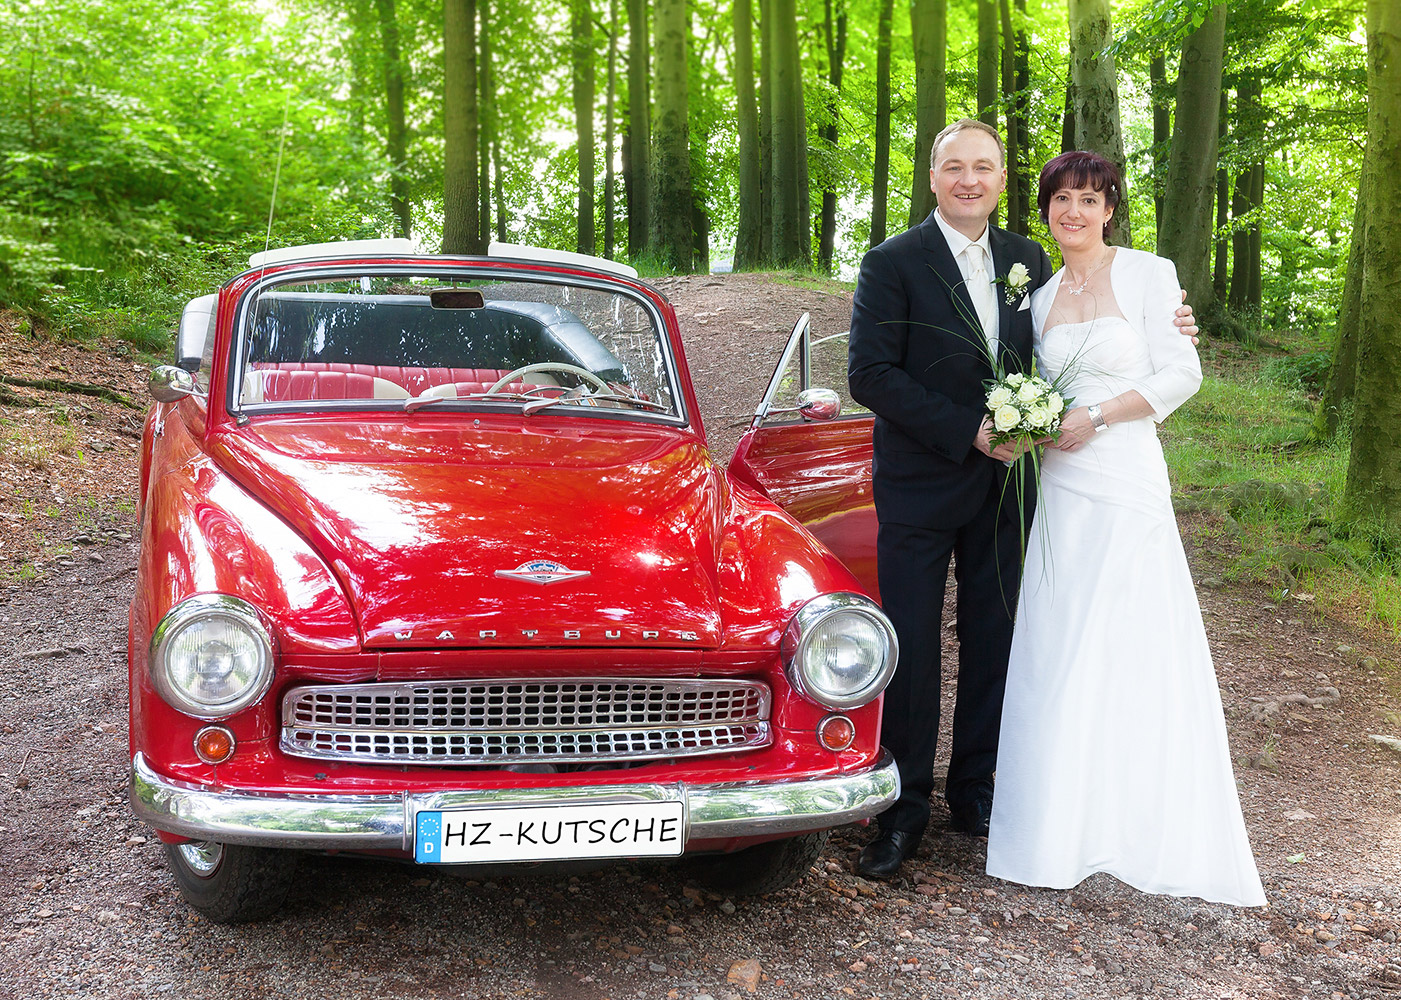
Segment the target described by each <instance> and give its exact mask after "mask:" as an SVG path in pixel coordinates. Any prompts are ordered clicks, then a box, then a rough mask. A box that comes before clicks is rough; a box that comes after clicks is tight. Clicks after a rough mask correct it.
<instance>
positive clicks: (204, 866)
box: [176, 840, 224, 878]
mask: <svg viewBox="0 0 1401 1000" xmlns="http://www.w3.org/2000/svg"><path fill="white" fill-rule="evenodd" d="M176 850H177V851H179V852H180V857H181V859H182V860H184V862H185V864H187V865H189V866H190V870H191V871H192V872H194V873H195V874H196V875H198V876H199V877H200V878H208V877H209V876H210V875H213V874H214V869H216V868H218V867H219V862H220V861H221V860H222V859H223V857H224V845H223V844H216V843H214V842H213V841H212V840H196V841H191V842H189V843H185V844H180V845H178V846H177V847H176Z"/></svg>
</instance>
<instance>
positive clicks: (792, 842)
mask: <svg viewBox="0 0 1401 1000" xmlns="http://www.w3.org/2000/svg"><path fill="white" fill-rule="evenodd" d="M826 846H827V831H826V830H819V831H817V832H816V833H805V834H802V835H801V836H797V837H790V838H789V839H787V840H771V841H769V842H768V843H764V844H757V845H755V846H754V847H746V848H745V849H744V850H742V851H736V852H735V853H733V854H721V855H716V856H713V857H707V858H700V859H698V861H699V862H700V865H701V870H700V872H699V875H700V878H701V880H702V881H704V882H705V883H706V884H707V885H709V886H710V887H711V888H712V889H715V890H716V891H717V892H723V893H726V894H728V895H731V896H761V895H764V894H766V893H770V892H777V891H778V890H779V889H786V888H788V887H789V886H790V885H794V884H795V883H797V882H798V881H800V880H801V879H802V877H803V876H804V875H806V874H807V873H808V869H810V868H811V867H812V866H813V864H814V862H816V861H817V859H818V858H819V857H821V856H822V849H823V848H824V847H826Z"/></svg>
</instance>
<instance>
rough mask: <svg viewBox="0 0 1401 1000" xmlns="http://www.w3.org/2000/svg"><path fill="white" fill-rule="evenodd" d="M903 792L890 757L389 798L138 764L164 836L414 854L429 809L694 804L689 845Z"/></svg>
mask: <svg viewBox="0 0 1401 1000" xmlns="http://www.w3.org/2000/svg"><path fill="white" fill-rule="evenodd" d="M899 794H900V776H899V774H898V772H897V771H896V768H895V762H894V760H892V759H891V757H890V754H888V753H886V752H884V751H882V753H881V759H880V760H879V761H877V763H876V764H875V766H874V767H871V768H868V769H867V770H864V771H857V772H854V773H851V774H842V775H837V776H835V777H830V778H812V779H808V780H804V781H753V782H734V783H731V784H715V785H668V784H660V783H643V784H636V785H631V784H624V785H588V786H572V787H571V786H564V787H558V788H511V789H495V788H493V789H454V790H451V791H442V792H429V793H406V792H399V793H389V794H382V795H336V794H327V795H296V794H289V793H278V792H245V791H229V790H224V791H215V790H214V789H212V788H208V787H206V786H203V785H195V784H190V783H188V782H184V781H177V780H175V779H173V778H168V777H165V776H164V775H161V774H157V773H156V771H155V770H153V769H152V768H151V766H150V764H148V763H147V761H146V759H145V757H144V756H143V755H142V754H139V753H138V754H137V755H136V757H135V758H134V759H133V760H132V762H131V806H132V809H133V810H134V811H135V813H136V815H137V817H138V818H139V819H141V820H143V821H145V822H146V823H149V824H150V825H151V826H153V827H155V828H156V829H158V830H164V831H166V832H167V833H175V834H179V835H181V836H185V837H191V838H193V839H195V840H213V841H218V842H220V843H225V844H249V845H253V846H258V847H291V848H305V849H310V850H401V851H406V852H412V851H413V846H414V845H413V837H414V829H415V817H416V816H417V814H418V813H419V811H421V810H425V809H428V810H456V809H473V808H490V809H499V808H503V807H510V806H531V805H563V804H568V803H593V804H602V803H626V802H654V801H670V800H675V799H678V798H679V799H680V800H681V801H683V802H685V804H686V820H687V822H686V841H687V842H688V843H689V842H691V841H696V840H725V839H729V838H731V837H766V836H774V835H783V834H789V833H794V834H796V833H804V832H807V831H810V830H823V829H827V828H828V827H834V826H841V825H842V824H844V823H851V822H854V821H856V820H861V819H868V818H870V817H872V816H875V815H876V814H878V813H880V812H883V811H884V810H885V809H886V807H887V806H889V805H890V804H891V803H893V802H894V801H895V800H896V798H898V797H899Z"/></svg>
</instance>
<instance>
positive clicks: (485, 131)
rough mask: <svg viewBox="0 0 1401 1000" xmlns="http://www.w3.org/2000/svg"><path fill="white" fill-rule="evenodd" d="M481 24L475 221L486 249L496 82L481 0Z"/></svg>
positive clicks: (487, 9)
mask: <svg viewBox="0 0 1401 1000" xmlns="http://www.w3.org/2000/svg"><path fill="white" fill-rule="evenodd" d="M477 16H478V18H479V19H480V22H481V29H480V34H479V35H478V38H479V40H480V42H481V50H480V52H479V53H478V55H479V57H480V60H481V62H480V65H478V67H477V93H479V94H481V118H482V120H481V132H480V137H479V139H478V142H477V160H478V161H479V169H478V171H477V194H478V197H479V198H480V205H479V216H478V219H477V226H478V234H477V242H478V244H479V245H480V246H481V247H483V248H486V247H488V246H489V245H490V243H491V198H492V186H491V151H492V150H493V149H494V148H495V147H496V130H497V121H496V80H495V74H494V71H493V69H492V62H491V0H481V3H480V4H479V5H478V7H477Z"/></svg>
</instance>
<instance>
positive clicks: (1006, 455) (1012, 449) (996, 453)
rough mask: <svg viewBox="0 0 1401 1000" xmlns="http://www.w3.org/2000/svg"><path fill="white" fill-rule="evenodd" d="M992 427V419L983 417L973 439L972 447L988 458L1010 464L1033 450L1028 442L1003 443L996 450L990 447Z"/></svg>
mask: <svg viewBox="0 0 1401 1000" xmlns="http://www.w3.org/2000/svg"><path fill="white" fill-rule="evenodd" d="M992 435H993V426H992V418H991V417H984V418H983V425H982V426H981V427H979V428H978V436H977V437H975V438H974V439H973V447H974V448H977V449H978V450H979V451H981V452H982V453H983V454H984V455H986V456H987V457H988V458H995V459H997V460H998V461H999V462H1011V461H1012V460H1013V459H1014V458H1017V457H1018V456H1020V455H1024V454H1026V453H1027V452H1029V451H1031V449H1032V448H1035V447H1036V445H1035V444H1034V443H1032V442H1030V441H1025V440H1023V441H1004V442H1002V444H1000V445H998V446H997V447H996V448H994V447H993V446H992Z"/></svg>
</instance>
